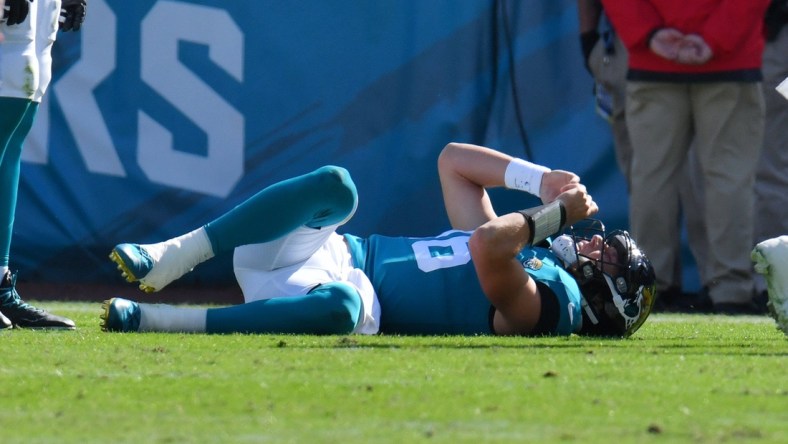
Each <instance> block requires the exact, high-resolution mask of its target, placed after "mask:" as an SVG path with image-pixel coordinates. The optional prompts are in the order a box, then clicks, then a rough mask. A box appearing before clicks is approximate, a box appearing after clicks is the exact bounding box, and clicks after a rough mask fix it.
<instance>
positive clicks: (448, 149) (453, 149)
mask: <svg viewBox="0 0 788 444" xmlns="http://www.w3.org/2000/svg"><path fill="white" fill-rule="evenodd" d="M460 150H461V147H460V144H459V143H456V142H450V143H448V144H447V145H446V146H445V147H443V149H442V150H441V153H440V154H439V155H438V172H439V173H441V174H445V173H448V172H449V171H452V170H453V169H455V165H456V164H457V157H458V154H459V152H460Z"/></svg>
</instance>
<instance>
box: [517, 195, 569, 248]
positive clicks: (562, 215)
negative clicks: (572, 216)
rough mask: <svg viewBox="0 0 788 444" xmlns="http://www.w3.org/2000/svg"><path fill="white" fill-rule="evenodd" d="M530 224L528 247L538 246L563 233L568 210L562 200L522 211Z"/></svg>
mask: <svg viewBox="0 0 788 444" xmlns="http://www.w3.org/2000/svg"><path fill="white" fill-rule="evenodd" d="M518 213H520V214H522V215H523V217H525V221H526V222H527V223H528V231H529V234H528V245H533V244H535V243H536V244H538V243H539V242H542V241H543V240H545V239H547V238H548V237H550V236H552V235H554V234H556V233H559V232H561V231H562V230H563V229H564V225H565V224H566V208H564V204H563V202H561V201H560V200H556V201H553V202H551V203H549V204H547V205H541V206H538V207H534V208H528V209H525V210H520V211H518Z"/></svg>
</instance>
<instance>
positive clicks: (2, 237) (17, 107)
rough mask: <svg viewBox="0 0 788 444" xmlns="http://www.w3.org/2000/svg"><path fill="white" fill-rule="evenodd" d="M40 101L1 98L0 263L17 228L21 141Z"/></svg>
mask: <svg viewBox="0 0 788 444" xmlns="http://www.w3.org/2000/svg"><path fill="white" fill-rule="evenodd" d="M37 111H38V103H35V102H31V101H29V100H25V99H14V98H8V97H2V98H0V266H8V263H9V255H10V250H11V236H12V233H13V229H14V217H15V214H16V200H17V192H18V190H19V169H20V162H21V160H22V143H23V142H24V140H25V138H26V137H27V134H28V133H29V132H30V128H32V127H33V121H34V120H35V116H36V113H37Z"/></svg>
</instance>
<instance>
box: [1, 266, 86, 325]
mask: <svg viewBox="0 0 788 444" xmlns="http://www.w3.org/2000/svg"><path fill="white" fill-rule="evenodd" d="M0 311H2V312H3V314H4V315H5V316H6V317H7V318H8V319H9V320H10V321H11V323H12V324H13V325H15V326H18V327H22V328H49V329H64V330H74V329H75V328H76V325H74V321H72V320H71V319H68V318H64V317H62V316H57V315H53V314H51V313H49V312H47V311H44V310H41V309H40V308H36V307H33V306H32V305H30V304H28V303H26V302H25V301H23V300H22V298H21V297H19V293H17V291H16V273H14V274H11V272H10V271H7V272H6V273H5V275H4V276H3V279H2V281H0Z"/></svg>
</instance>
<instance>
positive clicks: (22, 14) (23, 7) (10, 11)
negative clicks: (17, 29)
mask: <svg viewBox="0 0 788 444" xmlns="http://www.w3.org/2000/svg"><path fill="white" fill-rule="evenodd" d="M30 3H33V0H6V1H5V5H4V6H3V17H2V19H1V20H0V22H5V24H6V25H7V26H12V25H18V24H20V23H22V22H24V21H25V19H26V18H27V15H28V14H29V13H30Z"/></svg>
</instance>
